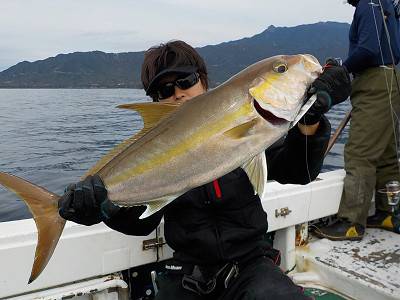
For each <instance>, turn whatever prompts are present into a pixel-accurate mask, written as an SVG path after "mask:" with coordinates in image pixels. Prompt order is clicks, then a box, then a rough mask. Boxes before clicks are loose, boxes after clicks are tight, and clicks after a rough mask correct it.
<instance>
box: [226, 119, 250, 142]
mask: <svg viewBox="0 0 400 300" xmlns="http://www.w3.org/2000/svg"><path fill="white" fill-rule="evenodd" d="M256 122H257V119H253V120H250V121H248V122H246V123H243V124H240V125H238V126H236V127H233V128H232V129H229V130H228V131H225V132H224V135H226V136H229V137H231V138H233V139H239V138H242V137H244V136H247V135H248V133H249V131H250V130H251V128H253V127H254V125H255V124H256Z"/></svg>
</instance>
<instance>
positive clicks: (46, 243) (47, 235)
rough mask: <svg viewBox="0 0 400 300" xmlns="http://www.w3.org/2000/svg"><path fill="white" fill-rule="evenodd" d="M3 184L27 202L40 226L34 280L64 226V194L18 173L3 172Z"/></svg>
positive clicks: (31, 278) (46, 260)
mask: <svg viewBox="0 0 400 300" xmlns="http://www.w3.org/2000/svg"><path fill="white" fill-rule="evenodd" d="M0 184H2V185H3V186H5V187H6V188H8V189H9V190H11V191H13V192H15V193H16V194H17V195H18V196H19V197H20V198H21V199H23V200H24V201H25V203H26V204H27V205H28V207H29V210H30V211H31V213H32V215H33V218H34V220H35V223H36V227H37V229H38V243H37V246H36V252H35V259H34V262H33V266H32V272H31V276H30V278H29V281H28V283H31V282H32V281H34V280H35V279H36V278H37V277H38V276H39V274H40V273H41V272H42V271H43V269H44V268H45V267H46V265H47V263H48V262H49V260H50V258H51V256H52V255H53V252H54V249H55V248H56V246H57V243H58V240H59V239H60V236H61V233H62V231H63V229H64V225H65V222H66V221H65V220H64V219H63V218H61V217H60V215H59V213H58V199H60V196H58V195H56V194H53V193H51V192H49V191H47V190H46V189H44V188H42V187H40V186H38V185H35V184H33V183H30V182H29V181H27V180H24V179H22V178H19V177H17V176H14V175H10V174H7V173H3V172H0Z"/></svg>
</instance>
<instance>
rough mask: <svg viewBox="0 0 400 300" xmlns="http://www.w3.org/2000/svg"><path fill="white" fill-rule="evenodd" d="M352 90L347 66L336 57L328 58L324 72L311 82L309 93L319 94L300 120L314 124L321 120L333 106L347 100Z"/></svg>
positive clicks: (309, 94) (306, 123) (303, 122)
mask: <svg viewBox="0 0 400 300" xmlns="http://www.w3.org/2000/svg"><path fill="white" fill-rule="evenodd" d="M350 92H351V80H350V75H349V72H348V71H347V69H346V67H344V66H341V65H340V64H339V62H338V61H337V60H336V59H333V58H329V59H327V60H326V63H325V66H324V68H323V72H322V74H321V75H320V76H319V77H318V78H317V79H316V80H315V81H314V82H313V83H312V84H311V87H310V88H309V90H308V92H307V94H308V98H309V97H311V96H312V95H314V94H315V95H316V96H317V100H316V101H315V102H314V104H313V105H312V106H311V108H310V109H309V110H308V111H307V113H306V114H305V115H304V117H303V118H301V120H300V121H299V123H301V124H305V125H312V124H316V123H318V122H319V121H320V119H321V116H322V115H323V114H324V113H326V112H328V111H329V110H330V109H331V107H332V106H334V105H336V104H338V103H341V102H343V101H345V100H346V99H347V98H348V97H349V96H350Z"/></svg>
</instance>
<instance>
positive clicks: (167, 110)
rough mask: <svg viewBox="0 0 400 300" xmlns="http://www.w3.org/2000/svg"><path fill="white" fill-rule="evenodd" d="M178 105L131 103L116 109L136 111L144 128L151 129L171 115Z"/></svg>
mask: <svg viewBox="0 0 400 300" xmlns="http://www.w3.org/2000/svg"><path fill="white" fill-rule="evenodd" d="M179 105H180V103H160V102H146V103H131V104H121V105H118V106H117V107H118V108H124V109H132V110H135V111H137V112H138V113H139V114H140V116H141V117H142V118H143V122H144V128H153V127H154V126H155V125H156V124H157V123H158V122H159V121H160V120H161V119H163V118H164V117H166V116H168V115H169V114H171V113H172V112H173V111H175V109H176V108H177V107H179Z"/></svg>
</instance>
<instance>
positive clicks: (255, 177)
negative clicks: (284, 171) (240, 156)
mask: <svg viewBox="0 0 400 300" xmlns="http://www.w3.org/2000/svg"><path fill="white" fill-rule="evenodd" d="M242 169H243V170H244V171H245V172H246V174H247V176H248V177H249V180H250V182H251V184H252V185H253V188H254V193H255V194H258V195H259V196H260V197H261V196H262V195H263V193H264V188H265V184H266V182H267V175H268V170H267V160H266V158H265V152H264V151H263V152H261V153H259V154H258V155H256V156H254V157H253V158H252V159H250V160H249V161H248V162H246V163H245V164H244V165H243V166H242Z"/></svg>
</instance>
